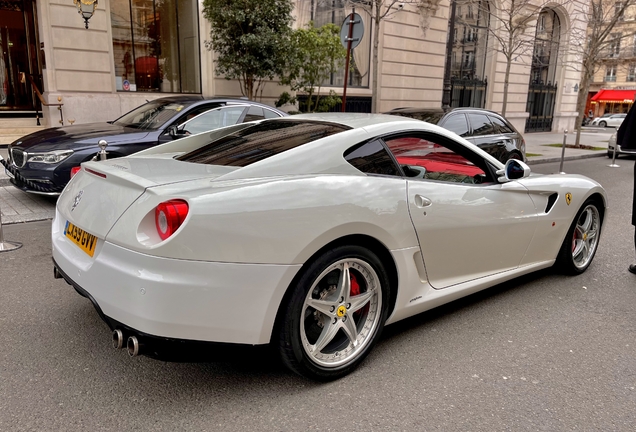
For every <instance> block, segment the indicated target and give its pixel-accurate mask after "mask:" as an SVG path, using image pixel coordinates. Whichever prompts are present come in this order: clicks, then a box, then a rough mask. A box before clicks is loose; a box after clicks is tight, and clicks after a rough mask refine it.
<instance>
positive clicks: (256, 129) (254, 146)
mask: <svg viewBox="0 0 636 432" xmlns="http://www.w3.org/2000/svg"><path fill="white" fill-rule="evenodd" d="M347 129H349V128H348V127H346V126H342V125H338V124H333V123H323V122H315V121H307V120H284V121H277V120H271V121H267V120H266V121H264V122H261V123H259V124H256V125H254V126H251V127H248V128H246V129H242V130H240V131H238V132H235V133H233V134H230V135H227V136H224V137H223V138H220V139H218V140H216V141H214V142H212V143H210V144H208V145H206V146H204V147H201V148H198V149H196V150H194V151H191V152H190V153H186V154H184V155H181V156H179V157H177V158H176V159H177V160H180V161H184V162H193V163H200V164H207V165H224V166H235V167H244V166H247V165H249V164H253V163H254V162H258V161H261V160H263V159H267V158H268V157H270V156H274V155H277V154H279V153H282V152H285V151H287V150H290V149H293V148H295V147H298V146H301V145H303V144H307V143H309V142H312V141H316V140H318V139H320V138H324V137H327V136H329V135H333V134H337V133H339V132H343V131H345V130H347Z"/></svg>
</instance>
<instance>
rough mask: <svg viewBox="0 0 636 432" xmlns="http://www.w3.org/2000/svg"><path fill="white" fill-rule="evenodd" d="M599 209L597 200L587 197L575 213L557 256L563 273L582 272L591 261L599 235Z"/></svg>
mask: <svg viewBox="0 0 636 432" xmlns="http://www.w3.org/2000/svg"><path fill="white" fill-rule="evenodd" d="M601 211H602V210H601V209H600V208H599V204H598V202H597V201H594V200H590V199H588V200H587V201H585V203H583V205H582V206H581V208H580V209H579V211H578V213H577V214H576V217H575V218H574V221H573V222H572V225H571V226H570V229H569V230H568V233H567V234H566V236H565V240H563V245H562V246H561V250H560V251H559V256H558V257H557V266H558V268H559V269H560V270H562V271H563V272H564V273H567V274H580V273H583V272H584V271H585V270H587V268H588V267H589V266H590V264H591V263H592V260H593V259H594V255H595V254H596V249H597V247H598V241H599V237H600V235H601V225H602V222H603V219H602V216H601V214H602V213H601Z"/></svg>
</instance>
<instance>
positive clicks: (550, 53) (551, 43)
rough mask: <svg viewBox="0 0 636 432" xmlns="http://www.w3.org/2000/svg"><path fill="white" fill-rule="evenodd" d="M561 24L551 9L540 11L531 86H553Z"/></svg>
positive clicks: (533, 54)
mask: <svg viewBox="0 0 636 432" xmlns="http://www.w3.org/2000/svg"><path fill="white" fill-rule="evenodd" d="M560 35H561V24H560V21H559V17H558V15H557V14H556V13H555V12H554V10H552V9H547V10H543V11H541V13H540V14H539V18H538V19H537V33H536V36H535V40H534V51H533V53H532V66H531V69H530V83H531V84H548V83H550V84H554V81H555V77H556V65H557V59H558V51H559V37H560Z"/></svg>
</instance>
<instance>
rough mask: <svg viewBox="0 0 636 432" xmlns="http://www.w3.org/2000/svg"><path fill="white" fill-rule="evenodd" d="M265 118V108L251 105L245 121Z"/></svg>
mask: <svg viewBox="0 0 636 432" xmlns="http://www.w3.org/2000/svg"><path fill="white" fill-rule="evenodd" d="M264 118H265V114H263V108H261V107H258V106H251V107H250V109H249V110H247V114H246V115H245V120H243V122H251V121H256V120H263V119H264Z"/></svg>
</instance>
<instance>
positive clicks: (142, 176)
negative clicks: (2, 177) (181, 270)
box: [57, 155, 237, 239]
mask: <svg viewBox="0 0 636 432" xmlns="http://www.w3.org/2000/svg"><path fill="white" fill-rule="evenodd" d="M235 169H237V168H235V167H224V166H213V165H202V164H192V163H188V162H180V161H176V160H174V159H173V158H172V155H162V157H156V156H155V157H152V158H150V157H134V158H118V159H111V160H106V161H100V162H86V163H84V164H82V170H81V171H80V172H79V173H77V174H76V175H75V176H74V177H73V178H72V179H71V181H70V182H69V184H68V185H67V186H66V188H65V189H64V191H63V192H62V194H61V195H60V197H59V198H58V201H57V210H58V212H59V213H60V215H61V216H62V217H63V218H65V219H66V220H68V221H70V222H71V223H73V224H74V225H77V226H78V227H79V228H82V229H83V230H85V231H87V232H89V233H91V234H94V235H96V236H98V237H99V238H102V239H103V238H105V237H106V234H108V231H110V229H111V228H112V226H113V225H114V224H115V222H117V220H118V219H119V218H120V217H121V215H122V214H123V213H124V212H125V211H126V210H127V209H128V207H130V205H131V204H133V203H134V202H135V201H136V200H137V198H139V197H140V196H141V195H142V194H143V193H144V191H145V190H146V189H147V188H151V187H155V186H161V185H166V184H172V183H180V182H186V181H191V180H197V179H202V178H209V179H210V180H212V179H214V178H217V177H219V176H221V175H223V174H226V173H228V172H231V171H234V170H235Z"/></svg>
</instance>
